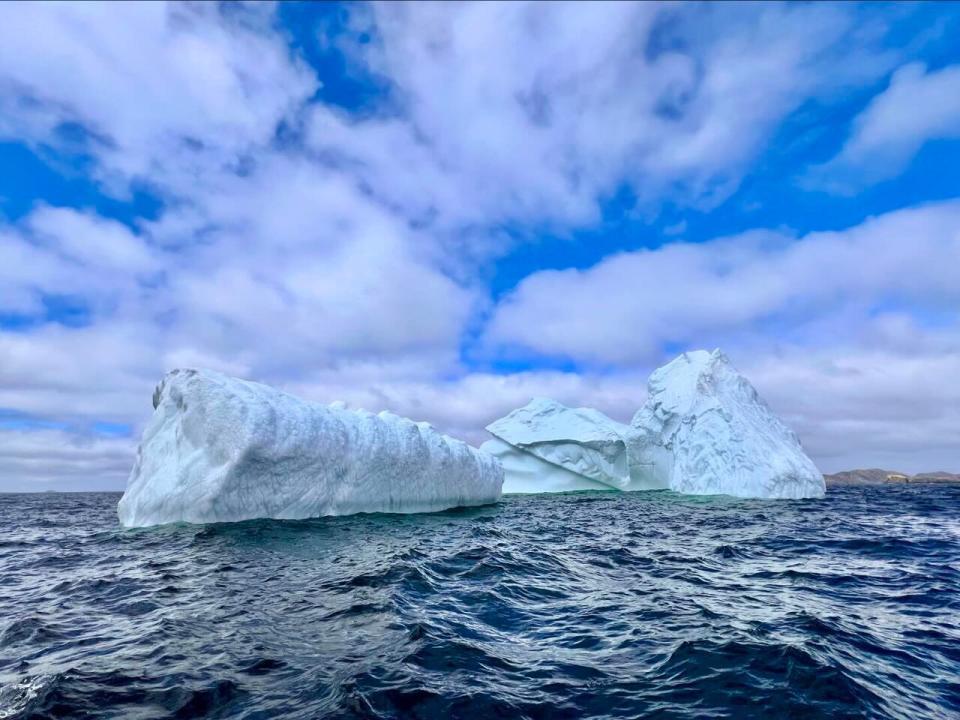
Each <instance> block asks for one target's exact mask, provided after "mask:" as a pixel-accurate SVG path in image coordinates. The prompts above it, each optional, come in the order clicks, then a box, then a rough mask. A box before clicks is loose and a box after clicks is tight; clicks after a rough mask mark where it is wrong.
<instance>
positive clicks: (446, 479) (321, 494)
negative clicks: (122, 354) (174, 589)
mask: <svg viewBox="0 0 960 720" xmlns="http://www.w3.org/2000/svg"><path fill="white" fill-rule="evenodd" d="M153 404H154V408H155V411H154V414H153V417H152V419H151V421H150V423H149V425H148V426H147V428H146V430H145V431H144V434H143V439H142V441H141V443H140V447H139V449H138V451H137V459H136V463H135V465H134V468H133V471H132V472H131V474H130V479H129V481H128V483H127V489H126V492H125V493H124V495H123V497H122V498H121V500H120V504H119V507H118V513H119V516H120V522H121V524H122V525H124V526H126V527H142V526H146V525H159V524H163V523H171V522H180V521H185V522H192V523H206V522H228V521H237V520H248V519H253V518H285V519H295V518H311V517H319V516H323V515H346V514H349V513H357V512H402V513H410V512H427V511H434V510H444V509H446V508H451V507H456V506H461V505H482V504H485V503H491V502H496V501H497V500H498V499H499V497H500V492H501V486H502V483H503V470H502V468H501V467H500V464H499V463H498V462H497V460H496V459H495V458H493V457H492V456H490V455H488V454H487V453H484V452H481V451H479V450H476V449H474V448H472V447H470V446H469V445H467V444H466V443H463V442H460V441H459V440H454V439H452V438H449V437H447V436H445V435H441V434H440V433H438V432H437V431H435V430H434V429H433V428H432V427H430V426H429V425H428V424H426V423H414V422H411V421H410V420H406V419H404V418H401V417H398V416H396V415H392V414H390V413H387V412H382V413H379V414H377V415H375V414H372V413H368V412H362V411H360V412H355V411H350V410H346V409H344V408H343V407H342V405H340V406H337V405H331V406H326V405H320V404H317V403H310V402H304V401H301V400H298V399H297V398H294V397H292V396H290V395H287V394H285V393H282V392H280V391H278V390H275V389H273V388H270V387H267V386H266V385H260V384H257V383H252V382H246V381H243V380H237V379H234V378H230V377H227V376H224V375H221V374H219V373H215V372H210V371H197V370H174V371H173V372H171V373H169V374H168V375H167V376H166V377H165V378H164V379H163V381H162V382H161V383H160V385H159V386H157V389H156V391H155V392H154V396H153Z"/></svg>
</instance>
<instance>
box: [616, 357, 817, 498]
mask: <svg viewBox="0 0 960 720" xmlns="http://www.w3.org/2000/svg"><path fill="white" fill-rule="evenodd" d="M629 453H630V455H631V457H633V458H635V460H634V461H635V462H636V463H637V464H642V465H643V466H645V467H646V468H647V472H649V473H652V474H653V475H654V476H655V478H656V481H659V482H664V483H666V484H668V485H669V487H670V489H672V490H675V491H677V492H681V493H687V494H691V495H715V494H722V495H735V496H737V497H748V498H811V497H823V495H824V493H825V491H826V486H825V484H824V480H823V475H822V474H821V473H820V471H819V470H818V469H817V466H816V465H814V464H813V461H812V460H811V459H810V458H809V457H807V455H806V453H804V451H803V448H802V447H801V446H800V439H799V438H798V437H797V435H796V433H794V432H793V431H792V430H791V429H790V428H788V427H787V426H786V425H785V424H784V423H783V421H781V420H780V418H778V417H777V416H776V415H774V414H773V412H772V411H771V410H770V408H769V407H768V406H767V404H766V403H765V402H764V401H763V400H762V399H761V398H760V396H759V395H758V394H757V391H756V390H755V389H754V388H753V385H751V384H750V382H749V381H748V380H747V379H746V378H745V377H743V376H742V375H741V374H740V373H738V372H737V371H736V369H734V367H733V365H731V364H730V361H729V360H728V359H727V356H726V355H724V354H723V353H722V352H720V351H719V350H714V351H713V352H712V353H711V352H707V351H706V350H697V351H694V352H688V353H684V354H683V355H681V356H680V357H678V358H677V359H675V360H673V361H672V362H670V363H668V364H667V365H665V366H663V367H662V368H660V369H658V370H656V371H655V372H654V373H653V374H652V375H651V376H650V380H649V382H648V384H647V401H646V403H645V404H644V406H643V407H642V408H641V409H640V411H639V412H638V413H637V414H636V415H635V416H634V418H633V422H632V423H631V433H630V439H629Z"/></svg>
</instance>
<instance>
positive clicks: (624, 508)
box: [0, 486, 960, 720]
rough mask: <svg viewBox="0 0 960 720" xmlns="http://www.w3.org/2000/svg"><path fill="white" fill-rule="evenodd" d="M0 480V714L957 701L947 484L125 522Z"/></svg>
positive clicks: (800, 713)
mask: <svg viewBox="0 0 960 720" xmlns="http://www.w3.org/2000/svg"><path fill="white" fill-rule="evenodd" d="M118 499H119V495H118V494H63V495H60V494H45V495H3V496H0V718H53V717H90V718H94V717H95V718H166V717H180V718H187V717H191V718H192V717H217V718H274V717H289V718H314V717H364V718H393V717H415V718H443V719H447V718H459V717H471V718H494V717H504V718H563V717H569V718H580V717H618V718H619V717H650V718H716V717H745V718H754V717H773V718H820V717H822V718H861V717H877V718H879V717H884V718H886V717H891V718H910V719H911V720H912V719H915V718H938V719H942V718H951V717H960V487H956V486H954V487H942V486H941V487H936V486H897V487H866V488H864V487H860V488H840V489H833V490H831V491H830V493H829V494H828V497H827V499H826V500H824V501H800V502H757V501H735V500H730V499H718V498H711V499H696V498H683V497H678V496H676V495H673V494H671V493H633V494H616V493H606V494H601V493H577V494H568V495H552V496H551V495H543V496H526V497H518V496H515V497H508V498H505V499H504V500H503V502H501V503H500V504H498V505H496V506H491V507H486V508H479V509H472V510H461V511H451V512H446V513H438V514H433V515H416V516H388V515H366V516H354V517H346V518H333V519H321V520H312V521H299V522H279V521H256V522H246V523H240V524H233V525H228V524H224V525H210V526H176V527H163V528H153V529H147V530H126V531H125V530H120V529H119V528H118V526H117V521H116V515H115V507H116V503H117V500H118Z"/></svg>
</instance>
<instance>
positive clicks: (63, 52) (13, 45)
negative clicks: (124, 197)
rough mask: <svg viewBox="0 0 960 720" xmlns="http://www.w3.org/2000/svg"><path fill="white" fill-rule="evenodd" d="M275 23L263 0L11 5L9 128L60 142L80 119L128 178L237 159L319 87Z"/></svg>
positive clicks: (5, 30) (2, 74)
mask: <svg viewBox="0 0 960 720" xmlns="http://www.w3.org/2000/svg"><path fill="white" fill-rule="evenodd" d="M271 22H272V10H270V9H269V8H266V7H264V8H258V7H257V6H255V5H249V6H245V7H243V8H237V9H236V10H235V12H232V13H231V12H226V11H225V10H224V9H223V8H221V7H220V6H218V5H216V4H213V3H211V4H205V3H191V4H167V3H144V4H137V3H130V4H124V5H121V6H117V7H113V6H111V5H108V4H99V3H78V4H70V3H59V4H58V3H29V2H27V3H17V4H16V5H14V6H7V7H6V8H4V11H3V22H2V23H0V109H2V112H0V117H2V118H4V120H3V121H0V134H3V135H8V136H12V137H16V138H21V139H27V140H30V141H33V142H36V143H45V142H56V140H57V135H56V131H57V130H58V129H60V128H62V127H63V126H65V125H69V124H72V125H73V126H74V127H77V126H79V127H80V128H82V129H83V130H84V135H85V137H86V143H85V145H86V147H85V149H86V151H87V152H89V153H90V154H92V155H93V156H94V157H96V158H97V160H98V161H99V164H98V166H97V170H98V172H99V174H100V176H101V178H103V179H107V180H110V181H111V182H113V183H116V184H119V185H120V187H121V188H122V187H123V186H125V185H126V181H127V180H128V179H129V178H131V177H141V178H149V179H150V180H151V181H153V182H166V181H170V180H171V179H173V178H171V177H170V176H171V175H172V174H178V175H181V178H180V179H183V177H182V175H183V174H189V173H190V171H191V169H195V168H196V167H197V166H198V165H199V164H209V165H225V164H231V163H236V162H238V161H239V160H241V159H242V158H243V156H244V154H245V153H248V152H250V151H251V150H253V149H256V148H257V147H262V146H264V145H266V144H268V143H269V142H270V141H271V140H272V139H273V137H274V134H275V132H276V128H277V124H278V122H280V121H281V120H282V119H283V118H285V117H288V116H289V115H290V114H291V113H293V112H294V111H295V110H297V109H298V108H299V107H300V106H301V105H302V103H303V102H304V101H306V100H307V99H308V98H309V97H310V96H311V95H312V93H313V92H314V90H315V89H316V87H317V79H316V78H315V77H314V76H313V74H312V73H311V72H310V71H309V70H308V68H307V67H306V66H304V65H303V64H302V63H299V62H297V61H296V60H295V59H294V58H293V57H292V56H291V54H290V51H289V49H288V48H287V46H286V44H285V43H283V42H282V40H281V38H280V36H279V35H278V34H277V33H275V32H272V31H271V25H270V23H271Z"/></svg>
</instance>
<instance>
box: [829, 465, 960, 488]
mask: <svg viewBox="0 0 960 720" xmlns="http://www.w3.org/2000/svg"><path fill="white" fill-rule="evenodd" d="M823 478H824V480H826V481H827V487H830V486H831V485H906V484H921V483H937V484H950V483H960V474H958V473H949V472H943V471H937V472H925V473H917V474H916V475H911V474H910V473H904V472H899V471H897V470H881V469H879V468H869V469H866V470H844V471H842V472H837V473H833V474H832V475H824V476H823Z"/></svg>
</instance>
